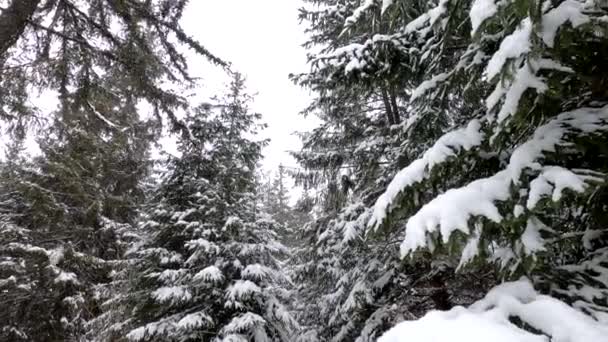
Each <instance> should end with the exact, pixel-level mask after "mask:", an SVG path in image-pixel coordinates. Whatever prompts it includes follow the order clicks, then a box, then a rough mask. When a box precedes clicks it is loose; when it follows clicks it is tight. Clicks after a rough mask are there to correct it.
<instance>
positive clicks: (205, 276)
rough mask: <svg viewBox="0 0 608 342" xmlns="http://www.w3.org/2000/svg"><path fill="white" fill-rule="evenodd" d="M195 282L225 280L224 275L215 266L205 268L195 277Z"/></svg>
mask: <svg viewBox="0 0 608 342" xmlns="http://www.w3.org/2000/svg"><path fill="white" fill-rule="evenodd" d="M194 280H202V281H206V282H221V281H223V280H224V275H223V274H222V271H220V269H219V268H217V267H215V266H208V267H205V268H204V269H203V270H201V271H200V272H198V273H197V274H195V275H194Z"/></svg>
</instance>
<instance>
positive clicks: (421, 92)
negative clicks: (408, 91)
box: [410, 72, 452, 101]
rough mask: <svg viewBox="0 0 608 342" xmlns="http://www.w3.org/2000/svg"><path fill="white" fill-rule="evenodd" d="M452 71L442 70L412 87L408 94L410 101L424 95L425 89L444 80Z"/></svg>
mask: <svg viewBox="0 0 608 342" xmlns="http://www.w3.org/2000/svg"><path fill="white" fill-rule="evenodd" d="M451 74H452V73H450V72H444V73H441V74H438V75H435V76H433V77H432V78H431V79H430V80H426V81H424V82H422V83H420V85H419V86H418V87H417V88H416V89H414V91H413V92H412V95H411V96H410V101H414V100H416V99H417V98H419V97H420V96H422V95H424V93H426V92H427V91H429V90H431V89H433V88H435V87H436V86H437V83H439V82H443V81H445V80H446V79H447V78H448V77H449V76H450V75H451Z"/></svg>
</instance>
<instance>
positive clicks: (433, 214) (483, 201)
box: [376, 106, 608, 256]
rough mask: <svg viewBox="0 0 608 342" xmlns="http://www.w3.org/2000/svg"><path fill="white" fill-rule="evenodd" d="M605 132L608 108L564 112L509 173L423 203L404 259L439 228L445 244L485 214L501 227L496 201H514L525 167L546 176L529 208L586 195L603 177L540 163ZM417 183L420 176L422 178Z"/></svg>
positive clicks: (517, 153) (516, 156) (518, 153)
mask: <svg viewBox="0 0 608 342" xmlns="http://www.w3.org/2000/svg"><path fill="white" fill-rule="evenodd" d="M606 130H608V106H604V107H602V108H580V109H577V110H573V111H571V112H565V113H562V114H560V115H558V116H557V117H556V118H554V119H553V120H551V121H550V122H549V123H547V124H545V125H543V126H540V127H539V128H537V129H536V131H535V133H534V136H533V137H532V139H530V140H528V141H527V142H525V143H523V144H521V145H520V146H519V147H518V148H516V149H515V150H514V152H513V153H512V155H511V158H510V161H509V164H508V166H507V168H506V169H504V170H502V171H500V172H498V173H496V174H495V175H493V176H490V177H487V178H482V179H478V180H475V181H473V182H471V183H469V184H467V185H466V186H464V187H461V188H456V189H450V190H448V191H446V192H445V193H443V194H441V195H439V196H437V197H436V198H435V199H433V200H432V201H430V202H429V203H427V204H426V205H424V206H423V207H422V208H421V209H420V210H419V211H418V212H417V213H416V214H415V215H414V216H412V217H411V218H410V219H409V220H408V222H407V225H406V236H405V240H404V241H403V243H402V244H401V254H402V256H406V255H407V254H409V253H410V252H412V251H414V250H416V249H418V248H421V247H425V246H427V234H428V233H433V232H436V231H437V229H438V228H439V232H440V233H441V237H442V239H443V241H444V242H447V241H448V240H449V238H450V236H451V235H452V233H453V232H454V231H461V232H463V233H465V234H467V235H468V234H470V231H469V219H470V218H471V217H475V216H481V217H485V218H486V219H489V220H491V221H494V222H496V223H499V222H501V221H502V220H503V217H502V215H501V214H500V212H499V211H498V208H497V206H496V202H499V201H506V200H508V199H509V198H510V196H511V192H510V187H511V185H512V184H514V185H517V186H519V185H521V184H520V183H521V181H520V177H521V175H522V173H523V172H524V170H526V169H530V170H536V171H537V172H539V173H540V177H544V178H539V180H537V181H536V182H534V183H533V184H532V185H531V187H532V190H533V191H532V192H531V196H533V197H532V199H531V200H530V202H529V203H528V206H532V205H534V204H535V203H536V202H538V198H539V197H540V196H544V195H547V194H549V193H551V195H552V199H555V200H559V198H560V196H561V193H562V192H563V190H565V189H569V190H572V191H575V192H581V191H584V190H586V188H587V181H590V180H593V181H601V180H602V179H601V178H599V177H597V176H592V175H590V174H589V172H586V171H580V170H570V171H569V172H564V170H563V169H556V168H551V167H546V166H543V165H541V163H540V162H541V160H542V158H543V157H544V155H545V153H546V152H555V151H556V148H557V147H559V146H565V145H567V144H568V143H569V141H568V140H569V138H570V137H569V136H570V135H572V134H575V135H584V134H590V133H593V132H597V131H606ZM415 163H416V162H415ZM406 170H407V169H406ZM402 172H403V171H402ZM397 177H399V175H398V176H397ZM397 177H395V178H396V179H397ZM417 179H421V177H420V176H418V178H417ZM547 179H550V180H551V181H552V187H553V188H552V189H548V188H547V186H546V184H545V185H543V184H544V183H543V182H546V180H547ZM404 180H405V181H403V182H400V181H397V182H396V184H397V185H399V184H403V185H405V186H408V185H409V184H410V183H411V181H410V178H405V177H404ZM394 182H395V181H394ZM405 186H401V187H397V186H395V187H393V188H391V186H389V189H387V192H386V193H385V194H384V195H383V197H385V195H387V194H388V195H391V194H394V193H398V191H397V189H399V190H400V189H404V188H405ZM389 198H390V197H389ZM380 200H383V202H380ZM378 201H379V203H380V205H378V203H377V206H378V215H377V216H376V217H379V218H382V217H383V216H382V215H385V213H386V211H385V210H382V209H383V208H385V207H387V206H388V205H387V204H385V203H390V202H389V201H388V200H387V199H386V198H385V199H382V197H381V199H379V200H378Z"/></svg>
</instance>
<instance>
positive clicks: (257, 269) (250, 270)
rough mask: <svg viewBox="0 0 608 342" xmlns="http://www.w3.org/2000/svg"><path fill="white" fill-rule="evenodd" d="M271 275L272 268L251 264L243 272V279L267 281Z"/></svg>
mask: <svg viewBox="0 0 608 342" xmlns="http://www.w3.org/2000/svg"><path fill="white" fill-rule="evenodd" d="M271 274H272V269H271V268H269V267H266V266H263V265H260V264H251V265H247V267H245V269H244V270H243V271H242V272H241V277H243V279H249V280H262V279H266V278H267V277H268V276H269V275H271Z"/></svg>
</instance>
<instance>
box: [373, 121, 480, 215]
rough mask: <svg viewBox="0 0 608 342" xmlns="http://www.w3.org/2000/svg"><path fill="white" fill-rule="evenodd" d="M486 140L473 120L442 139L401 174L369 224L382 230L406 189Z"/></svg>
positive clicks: (378, 203)
mask: <svg viewBox="0 0 608 342" xmlns="http://www.w3.org/2000/svg"><path fill="white" fill-rule="evenodd" d="M482 139H483V134H482V132H481V123H480V122H479V121H478V120H473V121H471V122H470V123H469V124H468V125H467V127H465V128H461V129H458V130H455V131H452V132H450V133H447V134H445V135H444V136H442V137H441V138H439V140H437V142H436V143H435V145H433V147H431V148H430V149H429V150H428V151H426V152H425V153H424V155H423V156H422V158H420V159H418V160H415V161H414V162H413V163H411V164H410V165H409V166H408V167H406V168H404V169H403V170H401V171H399V173H397V175H396V176H395V178H393V180H392V181H391V182H390V184H389V185H388V187H387V188H386V191H385V192H384V193H383V194H382V196H380V198H378V200H377V201H376V204H375V205H374V212H373V214H372V217H371V219H370V221H369V223H368V225H369V226H376V227H378V226H379V225H380V224H381V223H382V221H383V220H384V218H385V217H386V214H387V211H388V210H389V209H390V208H389V207H390V205H392V203H393V201H395V199H396V198H397V196H398V195H399V194H400V193H401V192H402V191H403V190H404V189H406V188H408V187H410V186H412V185H413V184H415V183H419V182H421V181H423V180H424V179H425V178H426V177H428V175H429V173H430V171H431V169H432V168H433V167H434V166H435V165H437V164H440V163H442V162H444V161H445V160H446V159H447V158H449V157H452V156H455V155H456V154H457V153H458V152H459V151H461V150H467V151H468V150H470V149H472V148H474V147H476V146H479V145H480V144H481V141H482Z"/></svg>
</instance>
